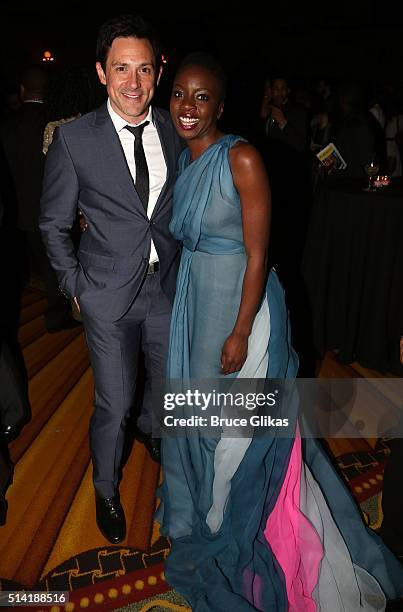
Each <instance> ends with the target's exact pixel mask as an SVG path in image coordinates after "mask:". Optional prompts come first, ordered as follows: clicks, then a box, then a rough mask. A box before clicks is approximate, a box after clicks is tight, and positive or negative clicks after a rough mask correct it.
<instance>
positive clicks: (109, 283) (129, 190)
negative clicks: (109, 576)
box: [40, 15, 182, 542]
mask: <svg viewBox="0 0 403 612" xmlns="http://www.w3.org/2000/svg"><path fill="white" fill-rule="evenodd" d="M159 57H160V53H159V49H158V44H157V41H156V39H155V36H154V33H153V31H152V30H151V29H150V27H149V25H148V24H147V23H145V22H144V21H143V20H142V19H141V18H138V17H135V16H131V15H125V16H122V17H118V18H114V19H111V20H110V21H108V22H107V23H105V24H104V25H103V26H102V27H101V30H100V33H99V36H98V43H97V60H98V61H97V64H96V69H97V72H98V76H99V79H100V81H101V83H102V84H104V85H105V86H106V89H107V92H108V96H109V98H108V101H107V103H106V104H104V105H103V106H102V107H101V108H99V109H98V110H96V111H95V112H92V113H89V114H88V115H84V116H83V117H81V118H80V119H78V120H76V121H73V122H72V123H68V124H65V125H63V126H61V127H60V128H58V129H57V130H56V132H55V137H54V140H53V143H52V145H51V147H50V149H49V152H48V155H47V160H46V170H45V178H44V188H43V196H42V212H41V221H40V226H41V230H42V233H43V237H44V240H45V243H46V245H47V250H48V255H49V258H50V260H51V262H52V265H53V267H54V269H55V270H56V272H57V275H58V277H59V281H60V285H61V287H62V289H63V291H65V293H66V294H67V295H69V296H71V297H73V298H74V300H75V301H76V303H77V306H79V308H80V309H81V315H82V318H83V322H84V326H85V331H86V337H87V343H88V347H89V351H90V358H91V364H92V368H93V373H94V379H95V402H94V405H95V410H94V413H93V416H92V419H91V425H90V444H91V452H92V461H93V468H94V473H93V479H94V486H95V491H96V505H97V522H98V526H99V527H100V529H101V531H102V533H103V534H104V535H105V536H106V537H107V538H108V539H109V540H110V541H111V542H119V541H121V540H122V539H123V538H124V535H125V519H124V513H123V509H122V507H121V505H120V501H119V495H118V474H119V466H120V463H121V458H122V450H123V442H124V435H125V425H126V421H127V418H128V415H129V412H130V409H131V408H132V405H133V403H134V396H135V391H136V377H137V371H138V359H139V351H140V345H142V349H143V351H144V354H145V360H146V368H147V374H148V377H149V379H152V378H163V377H164V376H165V365H166V357H167V351H168V337H169V325H170V317H171V308H172V302H173V298H174V293H175V283H176V275H177V267H178V263H179V243H177V242H176V241H175V240H174V239H173V238H172V236H171V234H170V232H169V228H168V226H169V222H170V219H171V212H172V191H173V185H174V181H175V175H176V159H177V156H178V154H179V152H180V150H181V148H182V145H181V143H180V140H179V138H178V136H177V134H176V132H175V130H174V127H173V125H172V123H171V120H170V117H169V115H168V113H167V112H166V111H163V110H160V109H157V108H152V107H151V101H152V98H153V96H154V92H155V88H156V86H157V84H158V81H159V79H160V75H161V67H160V66H159V61H158V60H159ZM78 206H79V207H80V209H81V211H82V212H83V214H84V216H85V219H86V221H87V222H88V227H87V230H86V231H85V232H84V234H83V235H82V238H81V243H80V248H79V251H78V253H77V255H76V254H75V252H74V248H73V244H72V240H71V236H70V231H71V227H72V224H73V221H74V218H75V215H76V212H77V207H78ZM150 399H151V398H150V393H149V386H148V392H146V393H145V397H144V401H143V406H142V411H141V414H140V416H139V419H138V422H137V425H138V428H139V429H140V431H141V432H142V436H143V439H144V440H146V441H147V443H148V448H149V450H150V451H151V454H152V456H153V458H155V459H157V458H158V452H159V449H158V446H157V441H156V440H153V438H152V436H151V430H152V421H151V405H150Z"/></svg>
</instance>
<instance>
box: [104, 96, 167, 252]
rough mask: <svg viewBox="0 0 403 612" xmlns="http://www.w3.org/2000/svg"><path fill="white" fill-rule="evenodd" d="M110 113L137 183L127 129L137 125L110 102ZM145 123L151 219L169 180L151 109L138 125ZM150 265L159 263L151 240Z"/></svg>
mask: <svg viewBox="0 0 403 612" xmlns="http://www.w3.org/2000/svg"><path fill="white" fill-rule="evenodd" d="M107 107H108V112H109V115H110V118H111V119H112V123H113V125H114V126H115V130H116V132H117V134H118V136H119V140H120V142H121V145H122V148H123V152H124V154H125V157H126V161H127V165H128V166H129V170H130V174H131V175H132V178H133V182H134V183H135V182H136V164H135V161H134V140H135V138H134V134H132V133H131V132H130V131H129V130H126V129H125V126H126V125H133V126H134V125H135V124H134V123H127V121H125V120H124V119H122V117H120V115H118V114H117V113H116V112H115V111H114V110H113V108H112V106H111V103H110V100H109V99H108V103H107ZM145 121H149V124H148V125H146V127H145V128H144V130H143V148H144V154H145V156H146V161H147V166H148V174H149V180H150V196H149V199H148V207H147V216H148V218H149V219H150V218H151V215H152V214H153V210H154V208H155V205H156V203H157V200H158V197H159V195H160V193H161V190H162V188H163V186H164V184H165V181H166V178H167V166H166V163H165V157H164V154H163V152H162V147H161V142H160V139H159V136H158V132H157V128H156V126H155V125H154V123H153V119H152V111H151V107H150V109H149V111H148V115H147V117H146V118H145V119H143V121H140V123H138V124H137V125H141V124H142V123H144V122H145ZM149 261H150V263H155V262H156V261H158V255H157V251H156V249H155V245H154V242H153V241H152V240H151V251H150V259H149Z"/></svg>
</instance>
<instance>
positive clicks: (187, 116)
mask: <svg viewBox="0 0 403 612" xmlns="http://www.w3.org/2000/svg"><path fill="white" fill-rule="evenodd" d="M223 108H224V105H223V101H222V88H221V85H220V82H219V79H218V78H217V77H216V76H215V75H214V73H212V72H211V71H209V70H208V69H207V68H204V67H202V66H196V65H193V66H192V65H189V66H186V67H184V68H182V70H180V71H179V72H178V73H177V75H176V77H175V81H174V85H173V89H172V96H171V105H170V111H171V116H172V120H173V122H174V125H175V127H176V129H177V131H178V134H179V136H181V137H182V138H184V139H185V140H193V139H196V138H198V139H203V138H209V136H213V135H214V134H215V132H216V130H217V119H219V118H220V116H221V114H222V111H223Z"/></svg>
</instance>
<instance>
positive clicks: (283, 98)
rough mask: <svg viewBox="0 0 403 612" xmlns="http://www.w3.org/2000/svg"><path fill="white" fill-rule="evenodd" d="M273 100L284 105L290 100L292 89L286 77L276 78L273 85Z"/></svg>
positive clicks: (277, 104)
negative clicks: (289, 87)
mask: <svg viewBox="0 0 403 612" xmlns="http://www.w3.org/2000/svg"><path fill="white" fill-rule="evenodd" d="M271 92H272V102H273V104H274V105H275V106H282V105H283V104H285V103H286V102H287V100H288V95H289V93H290V90H289V89H288V85H287V81H286V80H285V79H274V81H273V82H272V85H271Z"/></svg>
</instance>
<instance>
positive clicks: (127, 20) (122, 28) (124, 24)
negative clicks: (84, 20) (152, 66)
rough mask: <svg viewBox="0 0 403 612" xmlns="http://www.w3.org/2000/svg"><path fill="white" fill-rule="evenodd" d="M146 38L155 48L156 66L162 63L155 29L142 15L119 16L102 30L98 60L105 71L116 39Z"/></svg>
mask: <svg viewBox="0 0 403 612" xmlns="http://www.w3.org/2000/svg"><path fill="white" fill-rule="evenodd" d="M130 36H133V38H144V39H146V40H148V41H149V42H150V44H151V46H152V48H153V51H154V55H155V59H156V64H157V66H158V65H159V63H160V56H161V49H160V44H159V41H158V38H157V35H156V32H155V30H154V28H153V27H152V26H151V25H150V24H149V23H147V22H146V21H145V19H143V17H141V16H140V15H119V16H118V17H113V18H112V19H109V20H108V21H106V22H105V23H104V24H103V25H102V26H101V28H100V30H99V34H98V40H97V48H96V59H97V62H100V64H101V66H102V68H103V70H105V68H106V58H107V57H108V53H109V50H110V48H111V46H112V43H113V41H114V40H115V38H129V37H130Z"/></svg>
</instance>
